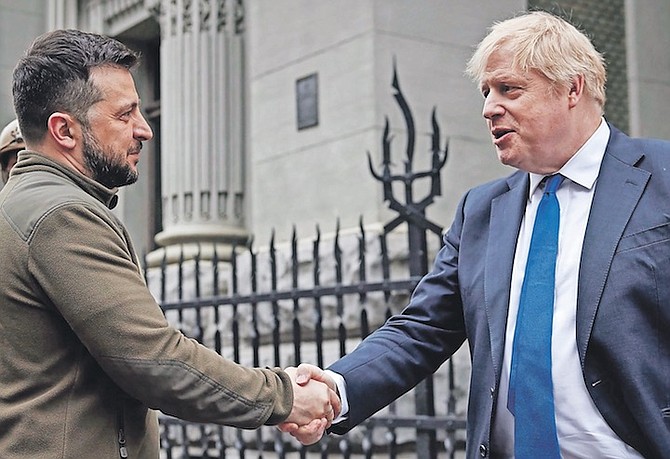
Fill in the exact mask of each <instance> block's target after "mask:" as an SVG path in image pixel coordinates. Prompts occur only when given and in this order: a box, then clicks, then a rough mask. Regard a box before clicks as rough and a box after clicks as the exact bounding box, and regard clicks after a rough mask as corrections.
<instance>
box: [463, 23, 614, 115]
mask: <svg viewBox="0 0 670 459" xmlns="http://www.w3.org/2000/svg"><path fill="white" fill-rule="evenodd" d="M503 45H504V46H505V47H506V48H507V49H509V50H511V51H512V54H513V55H514V61H513V63H512V64H513V65H514V66H515V67H517V68H519V69H521V70H522V71H525V72H526V71H530V70H535V71H537V72H539V73H541V74H542V75H544V76H545V77H546V78H547V79H549V81H551V82H552V83H553V85H554V87H567V88H569V87H570V86H571V83H572V79H573V77H575V76H576V75H583V76H584V87H585V91H586V94H588V95H590V96H591V97H593V99H594V100H595V101H596V102H597V103H598V104H599V105H600V107H601V108H602V107H604V106H605V100H606V96H605V82H606V80H607V73H606V70H605V60H604V59H603V56H602V54H600V53H599V52H598V51H597V50H596V49H595V47H594V46H593V44H592V43H591V41H590V40H589V38H588V37H587V36H586V35H585V34H584V33H582V32H580V31H579V30H577V28H575V27H574V26H573V25H572V24H570V23H568V22H567V21H565V20H563V19H561V18H559V17H557V16H554V15H552V14H549V13H546V12H542V11H534V12H531V13H525V14H523V15H521V16H517V17H514V18H511V19H507V20H505V21H502V22H498V23H496V24H494V25H493V26H492V27H491V28H490V30H489V34H488V35H487V36H486V37H485V38H484V39H483V40H482V41H481V42H480V43H479V45H478V46H477V49H476V50H475V52H474V54H473V55H472V57H471V58H470V61H469V62H468V65H467V67H466V73H467V74H468V75H469V76H470V77H472V79H473V80H475V82H477V83H480V82H481V80H482V78H483V76H484V73H485V70H486V63H487V61H488V59H489V58H490V57H491V54H493V53H494V52H495V51H497V50H498V49H500V48H501V47H502V46H503Z"/></svg>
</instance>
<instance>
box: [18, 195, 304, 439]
mask: <svg viewBox="0 0 670 459" xmlns="http://www.w3.org/2000/svg"><path fill="white" fill-rule="evenodd" d="M28 242H29V252H30V253H29V269H30V271H31V273H32V275H33V276H34V278H35V281H36V282H37V284H38V285H39V287H40V289H41V291H42V292H43V295H44V296H45V302H47V303H49V304H47V305H46V306H47V307H53V308H55V310H57V312H58V313H60V314H61V315H62V317H63V318H64V319H65V320H66V321H67V323H68V324H69V326H70V327H71V328H72V330H73V331H74V333H75V334H76V336H77V338H78V339H79V340H80V341H81V343H83V345H84V346H85V347H86V349H87V350H88V352H90V354H91V355H92V356H93V358H94V359H95V360H96V361H97V362H98V364H99V365H100V366H101V367H102V369H103V370H104V371H105V373H106V374H107V375H108V376H109V377H110V378H111V379H112V380H113V381H114V382H115V383H116V384H117V385H118V386H120V387H121V388H122V389H123V390H124V391H125V392H126V393H127V394H129V395H130V396H132V397H133V398H136V399H138V400H140V401H142V402H143V403H145V404H146V405H147V406H149V407H151V408H154V409H159V410H161V411H163V412H165V413H167V414H170V415H173V416H176V417H179V418H182V419H185V420H190V421H195V422H214V423H219V424H226V425H233V426H237V427H243V428H256V427H258V426H260V425H262V424H277V423H279V422H281V421H283V420H284V419H285V418H286V417H287V416H288V415H289V413H290V411H291V407H292V403H293V392H292V388H291V381H290V379H289V378H288V376H287V375H286V373H285V372H283V371H282V370H281V369H261V368H247V367H244V366H241V365H238V364H236V363H235V362H233V361H230V360H227V359H225V358H223V357H222V356H220V355H218V354H217V353H216V352H214V351H212V350H210V349H208V348H206V347H205V346H203V345H201V344H199V343H198V342H196V341H195V340H193V339H190V338H188V337H186V336H184V335H183V334H182V333H181V332H180V331H178V330H176V329H175V328H173V327H171V326H170V325H169V324H168V323H167V320H166V319H165V316H164V314H163V312H162V310H161V309H160V307H159V306H158V304H157V303H156V301H155V300H154V298H153V296H152V295H151V293H150V291H149V289H148V288H147V286H146V284H145V282H144V279H143V277H142V275H141V272H140V269H139V267H138V266H137V265H136V264H135V263H134V262H133V254H132V253H131V252H132V249H131V245H130V244H129V243H128V242H127V241H126V236H125V235H124V231H123V230H122V228H121V227H120V225H118V224H117V222H116V221H114V219H112V218H110V216H109V215H108V214H107V212H106V211H105V209H98V208H96V207H95V206H91V205H83V204H69V205H65V206H62V207H59V208H57V209H55V210H53V211H52V212H51V213H49V214H48V215H46V216H45V217H44V218H43V219H42V220H41V221H40V222H38V224H37V227H36V229H35V231H33V233H32V239H31V240H30V241H28Z"/></svg>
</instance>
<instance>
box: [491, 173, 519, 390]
mask: <svg viewBox="0 0 670 459" xmlns="http://www.w3.org/2000/svg"><path fill="white" fill-rule="evenodd" d="M508 184H509V187H510V190H509V191H508V192H507V193H504V194H502V195H500V196H498V197H497V198H495V199H493V201H492V202H491V216H490V220H489V221H490V228H489V239H488V243H487V249H486V267H485V276H484V299H485V302H486V314H487V316H488V324H489V334H490V336H491V357H492V359H493V368H494V371H495V374H496V384H497V382H498V381H499V380H500V379H499V378H500V367H501V365H502V357H503V349H504V343H505V326H506V323H507V310H508V306H509V293H510V292H509V290H510V285H511V282H512V269H511V267H512V265H513V264H514V253H515V251H516V242H517V237H518V235H519V228H520V226H521V219H522V217H523V214H524V211H525V209H526V200H527V199H528V174H526V173H517V174H514V175H512V176H511V177H510V178H509V179H508Z"/></svg>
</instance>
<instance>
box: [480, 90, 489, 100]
mask: <svg viewBox="0 0 670 459" xmlns="http://www.w3.org/2000/svg"><path fill="white" fill-rule="evenodd" d="M490 92H491V91H490V90H489V89H482V96H484V99H486V98H487V97H488V95H489V93H490Z"/></svg>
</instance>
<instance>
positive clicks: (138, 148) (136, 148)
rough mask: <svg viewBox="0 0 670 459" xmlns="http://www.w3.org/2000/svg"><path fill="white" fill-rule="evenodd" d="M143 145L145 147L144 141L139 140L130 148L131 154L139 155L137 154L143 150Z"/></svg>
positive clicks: (129, 152)
mask: <svg viewBox="0 0 670 459" xmlns="http://www.w3.org/2000/svg"><path fill="white" fill-rule="evenodd" d="M143 147H144V145H143V144H142V142H140V141H139V140H138V141H137V143H136V144H135V145H134V146H133V147H131V148H129V149H128V154H129V155H137V154H139V153H140V151H142V148H143Z"/></svg>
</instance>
